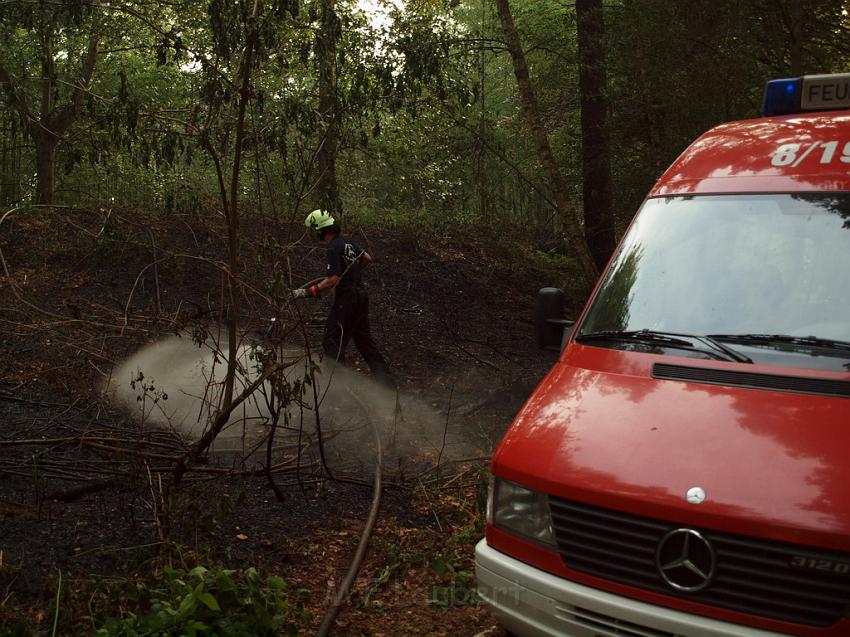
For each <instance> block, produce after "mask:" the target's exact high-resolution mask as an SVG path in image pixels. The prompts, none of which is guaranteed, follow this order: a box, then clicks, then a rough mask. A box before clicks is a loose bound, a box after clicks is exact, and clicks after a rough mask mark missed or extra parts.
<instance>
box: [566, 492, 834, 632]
mask: <svg viewBox="0 0 850 637" xmlns="http://www.w3.org/2000/svg"><path fill="white" fill-rule="evenodd" d="M549 507H550V510H551V512H552V523H553V526H554V530H555V538H556V540H557V542H558V550H559V552H560V554H561V558H562V559H563V561H564V564H565V565H566V566H567V568H570V569H573V570H575V571H579V572H582V573H587V574H589V575H594V576H596V577H600V578H603V579H606V580H610V581H613V582H619V583H622V584H628V585H630V586H635V587H637V588H642V589H645V590H648V591H653V592H656V593H663V594H665V595H669V596H673V597H679V598H682V599H688V600H691V601H694V602H699V603H701V604H707V605H710V606H716V607H719V608H726V609H729V610H734V611H739V612H742V613H748V614H751V615H758V616H761V617H767V618H771V619H779V620H783V621H789V622H794V623H798V624H804V625H808V626H828V625H830V624H833V623H835V622H836V621H838V619H839V618H840V617H841V616H842V614H843V613H844V610H845V608H846V607H847V606H848V602H850V575H847V574H838V573H833V572H828V571H819V570H809V569H806V568H800V567H795V566H793V565H792V561H793V560H794V559H795V558H797V560H798V561H803V560H804V561H805V564H806V565H811V566H825V565H829V568H832V569H833V570H835V569H838V570H842V569H843V568H846V567H844V566H843V565H846V564H850V554H847V553H839V552H836V551H824V550H821V549H812V548H808V547H803V546H796V545H793V544H783V543H779V542H771V541H766V540H761V539H758V538H753V537H747V536H741V535H732V534H728V533H718V532H715V531H710V530H707V529H697V530H698V531H699V532H700V533H701V534H702V535H703V536H704V537H705V538H706V539H707V540H708V541H709V542H710V543H711V544H712V546H713V547H714V551H715V554H716V557H717V570H716V574H715V576H714V578H713V579H712V581H711V583H710V584H709V586H707V587H706V588H704V589H702V590H700V591H698V592H694V593H685V592H681V591H677V590H675V589H673V588H672V587H671V586H669V585H668V584H667V583H666V582H665V581H664V580H663V579H662V577H661V575H660V573H659V571H658V568H657V566H656V561H655V554H656V550H657V548H658V544H659V542H660V541H661V539H662V538H663V537H664V536H665V535H666V534H667V533H669V532H670V531H671V530H673V529H677V528H680V527H681V526H682V525H680V524H675V523H672V522H665V521H663V520H656V519H653V518H645V517H641V516H636V515H631V514H627V513H622V512H620V511H615V510H611V509H603V508H600V507H594V506H589V505H586V504H581V503H578V502H572V501H569V500H561V499H559V498H554V497H550V498H549Z"/></svg>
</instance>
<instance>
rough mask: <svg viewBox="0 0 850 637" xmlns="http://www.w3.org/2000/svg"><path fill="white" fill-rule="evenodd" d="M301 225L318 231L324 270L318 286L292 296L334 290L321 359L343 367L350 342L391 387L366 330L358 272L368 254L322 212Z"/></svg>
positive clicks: (364, 299)
mask: <svg viewBox="0 0 850 637" xmlns="http://www.w3.org/2000/svg"><path fill="white" fill-rule="evenodd" d="M304 225H305V226H307V227H308V228H310V229H311V230H315V231H316V232H318V234H319V240H320V241H322V242H323V243H324V244H325V245H326V246H327V261H328V270H327V275H326V276H325V278H323V279H322V280H321V281H320V282H319V283H318V284H316V285H313V286H310V287H309V288H307V289H303V288H302V289H297V290H294V291H293V297H294V298H307V297H312V298H319V296H320V295H321V294H322V292H325V291H327V290H330V289H333V290H334V303H333V306H332V307H331V311H330V314H329V315H328V321H327V324H326V325H325V337H324V340H323V341H322V349H324V352H325V356H326V357H328V358H330V359H331V360H334V361H338V362H340V363H343V364H344V363H345V348H346V346H347V345H348V342H349V340H351V339H354V344H355V345H356V346H357V349H358V350H359V351H360V354H361V355H362V356H363V358H364V359H365V361H366V363H367V364H368V365H369V369H370V370H371V371H372V375H373V376H374V377H375V379H376V380H378V381H379V382H381V383H383V384H384V385H386V386H388V387H391V388H395V387H396V380H395V377H394V376H393V373H392V372H391V371H390V368H389V365H387V361H386V360H385V359H384V357H383V356H382V355H381V352H380V351H379V350H378V346H377V345H376V344H375V340H374V339H373V338H372V335H371V333H370V330H369V294H368V292H367V291H366V288H365V287H364V286H363V281H362V277H361V271H362V270H363V268H365V267H368V266H369V264H370V263H372V257H371V255H370V254H369V253H368V252H366V251H365V250H361V249H360V248H359V247H358V246H357V244H356V243H354V241H352V240H351V239H349V238H347V237H344V236H342V233H341V231H340V227H339V224H337V223H336V221H335V220H334V218H333V217H332V216H331V214H330V213H329V212H327V211H325V210H314V211H313V212H311V213H310V214H309V215H307V218H306V219H305V220H304Z"/></svg>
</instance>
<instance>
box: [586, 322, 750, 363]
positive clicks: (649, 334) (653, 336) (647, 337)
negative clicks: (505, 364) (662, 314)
mask: <svg viewBox="0 0 850 637" xmlns="http://www.w3.org/2000/svg"><path fill="white" fill-rule="evenodd" d="M576 340H577V341H585V340H622V341H635V342H640V343H648V344H652V345H661V346H663V347H673V348H679V349H690V350H694V351H697V352H702V353H703V354H709V355H711V356H713V357H714V358H717V359H719V360H724V361H733V362H736V363H752V362H753V361H752V359H751V358H749V357H748V356H744V355H743V354H741V353H740V352H736V351H735V350H734V349H732V348H731V347H729V346H727V345H724V344H722V343H719V342H718V341H716V340H714V338H713V337H711V336H700V335H697V334H680V333H678V332H657V331H655V330H629V331H619V330H606V331H602V332H590V333H589V334H579V335H578V336H577V337H576ZM694 341H696V342H697V343H700V344H701V345H703V347H696V346H695V345H694Z"/></svg>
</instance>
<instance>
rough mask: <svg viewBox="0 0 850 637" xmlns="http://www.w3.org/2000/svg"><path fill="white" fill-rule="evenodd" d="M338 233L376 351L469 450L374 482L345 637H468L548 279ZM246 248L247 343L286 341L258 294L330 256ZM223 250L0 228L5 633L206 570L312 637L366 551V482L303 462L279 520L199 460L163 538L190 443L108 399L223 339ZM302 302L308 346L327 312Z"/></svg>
mask: <svg viewBox="0 0 850 637" xmlns="http://www.w3.org/2000/svg"><path fill="white" fill-rule="evenodd" d="M349 230H350V232H349V234H350V235H351V236H353V237H355V238H356V240H357V241H358V242H359V243H361V244H362V245H363V246H364V247H368V249H369V251H370V252H371V253H372V254H373V255H374V256H375V257H376V261H375V264H374V266H373V267H372V268H370V269H369V270H367V271H366V273H365V279H366V281H367V285H368V286H369V289H370V294H371V301H372V311H371V316H372V331H373V335H374V336H375V338H376V340H377V341H378V342H379V344H380V345H381V347H382V349H383V351H384V352H385V355H386V356H387V358H388V359H389V361H390V362H391V364H392V366H393V368H394V370H395V372H396V373H397V375H398V377H399V380H400V389H401V392H402V393H403V394H404V395H405V396H410V397H414V398H415V399H416V400H417V401H421V402H422V404H427V405H429V406H431V407H433V409H434V410H435V411H437V412H438V413H439V414H441V417H442V416H443V415H444V416H445V419H446V423H447V424H446V428H447V430H448V428H449V423H451V427H452V431H453V432H454V434H453V435H454V436H455V437H458V436H459V437H461V438H463V437H464V436H468V438H469V443H470V444H469V449H470V451H469V454H468V455H469V457H458V455H457V454H456V455H455V456H453V457H451V458H449V456H448V455H447V456H446V458H448V461H446V458H442V457H440V458H439V459H440V465H439V466H437V464H436V463H437V458H435V457H434V453H433V450H431V451H430V452H426V451H425V450H424V449H423V450H421V451H422V453H421V454H420V453H418V451H417V448H416V444H413V445H412V446H411V448H410V449H408V455H409V456H410V458H407V460H410V461H411V462H409V463H407V464H406V465H405V467H404V468H402V467H401V462H399V463H398V466H393V467H387V468H386V477H385V481H386V488H385V492H384V497H383V500H382V507H381V515H380V517H379V520H378V524H377V527H376V530H375V533H374V537H373V539H372V543H371V548H370V551H369V554H368V557H367V560H366V563H365V565H364V568H363V570H362V572H361V575H360V577H359V578H358V580H357V582H356V584H355V587H354V593H353V595H352V598H351V599H350V600H349V604H348V605H347V606H346V608H345V609H344V610H343V612H342V613H341V615H340V617H339V618H338V620H337V630H336V631H335V634H340V635H382V634H386V635H398V634H404V635H442V634H456V635H473V634H476V633H478V632H480V631H482V630H485V629H487V628H489V627H491V626H492V625H493V620H492V618H490V617H489V616H488V615H487V613H486V612H485V611H484V610H483V609H482V608H480V607H479V606H478V605H477V604H476V603H475V599H474V594H473V591H474V576H473V574H472V550H473V547H474V544H475V542H476V541H477V539H478V538H479V537H480V536H481V534H482V532H483V519H482V518H483V510H482V502H483V493H484V490H485V485H486V466H487V457H488V455H489V453H490V452H491V451H492V447H493V445H495V443H496V442H497V441H498V439H499V437H500V436H501V434H502V433H503V432H504V430H505V428H506V427H507V425H508V423H509V422H510V420H511V418H512V416H513V415H514V414H515V413H516V410H517V409H518V408H519V407H520V405H521V404H522V402H523V400H524V399H525V397H526V396H527V395H528V394H529V393H530V391H531V390H532V389H533V387H534V385H535V384H536V383H537V382H538V381H539V379H540V378H541V377H542V375H543V374H544V373H545V370H546V368H547V367H548V366H549V365H550V364H551V359H548V358H547V357H545V356H543V355H541V354H540V353H538V352H537V351H536V349H535V346H534V338H533V316H532V314H533V308H534V295H535V292H536V290H537V289H538V288H539V287H542V286H543V285H548V284H552V283H557V282H558V281H557V280H555V277H557V276H559V273H558V272H557V271H556V270H555V269H554V268H552V267H546V266H544V265H539V263H541V261H540V260H539V259H538V260H537V262H538V265H536V266H535V264H534V263H533V262H532V260H530V259H529V258H528V256H527V255H528V254H529V253H528V252H527V251H524V250H523V249H521V248H519V247H517V246H512V247H510V249H509V248H507V247H505V246H506V245H510V243H509V242H508V241H507V240H505V239H500V240H486V239H484V238H478V239H475V240H473V239H470V238H468V237H445V236H435V235H429V234H421V235H414V234H412V233H409V232H404V231H398V230H395V231H393V230H387V229H382V230H374V229H372V230H369V229H363V228H351V229H349ZM242 231H243V241H242V254H241V263H242V272H241V273H240V278H241V280H242V281H243V282H244V284H245V288H244V290H245V297H246V299H247V300H246V301H245V302H244V303H243V304H242V306H241V311H240V314H241V315H242V322H243V324H245V325H247V326H248V329H251V328H253V329H254V330H255V331H257V332H259V331H262V323H261V319H263V318H268V316H269V315H271V314H274V313H277V314H278V315H279V318H280V319H281V320H282V321H283V322H284V323H286V322H289V323H292V321H294V315H293V311H292V308H291V306H290V305H288V304H286V303H278V305H277V309H275V308H274V307H272V306H271V305H269V303H268V301H267V299H264V298H263V295H264V294H266V295H270V296H275V297H276V298H278V299H281V298H282V293H281V292H280V286H278V289H277V290H276V291H273V290H275V288H274V282H275V281H278V282H280V281H284V282H285V281H287V280H292V281H295V282H297V283H300V282H302V281H305V280H308V279H311V278H314V277H315V276H317V275H320V274H321V272H322V270H323V263H322V258H323V251H322V250H321V249H319V248H318V247H317V245H316V244H314V243H313V242H312V238H311V237H306V238H304V241H302V242H301V243H297V241H298V239H299V238H300V236H301V235H300V233H301V229H300V228H298V227H297V226H288V225H286V224H277V223H274V222H272V221H270V220H260V221H256V220H252V222H251V224H248V223H245V224H244V226H243V229H242ZM225 245H226V239H225V236H224V232H223V229H222V228H221V227H220V225H218V224H217V223H216V222H214V221H210V220H209V218H201V217H197V216H195V217H189V216H180V215H171V216H168V217H160V216H147V217H144V216H142V215H140V214H138V213H130V212H118V211H77V210H74V211H57V212H54V213H52V214H50V215H47V214H45V213H41V212H40V213H28V214H26V215H24V214H20V215H18V216H12V217H10V218H9V219H7V220H6V221H5V222H4V224H3V225H2V226H0V247H1V248H2V250H3V257H4V259H5V265H6V267H7V268H8V274H7V275H3V276H2V277H0V627H2V626H3V624H4V621H5V622H6V623H7V625H12V624H14V625H16V626H19V627H24V626H25V627H27V628H25V629H23V628H22V629H21V630H23V631H24V632H23V634H26V631H27V630H29V631H30V632H32V633H34V634H38V633H39V632H45V631H46V632H47V633H49V624H50V619H49V618H50V617H51V616H52V612H53V611H52V610H51V603H52V602H51V600H52V598H53V597H54V596H55V593H56V587H57V584H58V577H59V575H60V573H61V576H62V577H63V581H64V587H63V589H62V591H63V597H62V600H63V601H62V603H61V604H60V610H61V613H60V615H61V619H62V621H61V623H60V626H61V627H64V629H63V628H60V631H59V634H71V633H75V632H76V633H81V634H86V633H87V632H91V629H92V627H93V626H94V625H96V623H97V620H96V618H97V617H102V616H103V615H104V613H109V614H113V615H116V614H120V613H121V612H122V610H127V608H125V607H122V603H121V601H120V600H121V599H123V598H122V597H121V594H120V591H121V589H122V586H126V585H129V584H132V583H133V582H135V581H139V580H141V579H143V578H145V577H149V576H150V574H151V573H155V572H156V570H157V569H158V568H160V567H161V566H162V565H163V564H165V563H170V564H177V565H183V566H186V567H191V566H193V565H195V564H198V563H202V564H205V565H211V564H223V565H225V566H228V567H231V568H245V567H248V566H255V567H257V568H258V569H260V570H261V571H262V572H265V573H277V574H280V575H282V576H283V577H284V578H285V579H286V580H287V582H288V583H289V584H290V586H291V589H292V590H301V591H302V592H301V593H300V594H299V595H300V596H301V599H302V602H303V603H304V604H305V606H306V608H307V609H308V610H309V611H310V612H311V613H312V616H313V618H312V620H305V623H304V625H303V631H304V634H309V633H310V632H312V631H314V630H315V627H316V625H317V624H318V621H319V619H320V617H321V614H322V612H323V609H324V607H325V605H326V604H327V601H328V598H329V594H328V591H329V590H333V588H334V586H335V585H336V583H337V582H339V581H340V579H341V577H342V575H343V574H344V572H345V569H346V568H347V566H348V562H349V560H350V558H351V555H352V554H353V551H354V548H355V546H356V543H357V539H358V536H359V533H360V530H361V529H362V526H363V520H364V518H365V517H366V513H367V511H368V508H369V504H370V501H371V496H372V490H371V476H370V475H369V474H368V473H366V474H364V475H358V474H351V473H348V474H346V477H347V478H348V480H347V481H338V480H329V479H328V478H327V476H326V475H325V474H324V473H323V471H322V469H321V467H320V463H319V462H318V459H317V458H316V456H315V450H313V452H311V453H312V455H310V454H307V456H306V457H305V459H304V460H303V466H302V468H301V469H300V470H299V471H298V472H295V473H294V472H293V471H291V470H288V471H287V472H286V473H285V474H283V475H282V476H279V477H277V478H276V480H277V482H278V485H279V488H280V489H281V491H282V495H283V499H282V500H280V499H278V498H276V497H275V493H274V492H273V490H272V489H271V488H270V487H269V483H268V481H267V480H266V478H265V477H262V476H259V477H258V476H245V475H231V474H227V472H226V469H227V468H228V467H230V466H232V459H229V458H224V459H223V458H210V459H207V463H208V465H207V466H205V467H201V468H200V470H199V471H198V472H192V473H190V474H189V477H188V478H187V479H186V481H185V482H184V484H183V485H182V487H181V489H180V490H179V491H178V492H177V495H176V496H174V500H173V501H172V502H171V506H170V508H169V511H171V512H172V513H171V515H170V516H169V517H165V516H163V514H162V509H164V508H165V500H164V493H165V492H166V491H167V486H168V481H169V480H170V475H171V474H170V469H171V467H172V466H173V459H174V458H175V457H176V456H177V455H179V454H180V453H182V452H183V451H185V449H186V448H187V445H188V444H189V441H187V440H185V439H183V438H181V437H180V436H177V435H175V434H174V433H172V432H168V431H163V430H159V429H156V428H152V427H150V426H145V425H144V424H140V423H138V422H136V421H134V420H133V419H132V418H130V417H129V415H128V414H127V413H123V412H122V411H121V410H120V409H117V408H115V407H112V406H110V405H109V404H108V403H107V402H106V401H105V400H104V398H103V395H102V392H101V387H102V386H103V383H104V378H106V377H108V375H109V372H110V370H111V369H112V368H113V367H114V366H115V365H116V364H117V363H118V362H120V361H121V360H123V359H124V358H125V357H126V356H128V355H129V354H131V353H132V352H134V351H136V350H137V349H139V348H140V347H142V346H143V345H145V344H146V343H150V342H153V341H155V340H157V339H160V338H162V337H164V336H166V335H168V334H171V333H174V332H179V331H181V330H196V331H197V330H199V329H204V328H209V327H210V326H211V325H215V324H216V323H219V322H221V321H223V320H224V319H225V318H226V309H225V307H226V305H225V303H224V302H223V299H224V284H225V281H224V278H223V276H222V274H221V271H220V269H217V268H216V267H214V266H215V262H219V261H221V260H223V259H224V255H225ZM153 263H156V268H154V267H153V266H152V264H153ZM560 276H563V274H560ZM283 287H286V286H285V284H284V286H283ZM303 303H304V305H302V309H303V310H304V312H305V315H306V317H307V330H306V333H307V334H308V335H309V338H310V340H311V341H313V343H314V344H315V343H316V342H318V340H319V339H320V337H321V331H322V330H321V324H322V317H323V315H324V312H325V310H326V308H327V306H328V303H329V300H328V299H323V300H320V301H319V302H318V303H315V302H312V303H308V302H303ZM351 350H352V353H353V347H352V348H351ZM352 359H353V361H352V363H351V364H352V366H353V367H354V368H355V369H357V370H359V373H362V374H364V375H366V374H368V371H367V370H366V369H365V366H364V365H363V364H362V361H360V360H359V359H358V357H357V355H356V354H354V355H353V356H352ZM414 440H415V438H414ZM460 455H463V454H460ZM420 456H421V457H420ZM228 462H230V463H231V464H230V465H229V464H228ZM244 468H245V467H244V466H243V467H237V469H244ZM163 484H165V486H164V487H163ZM115 591H118V592H117V593H116V592H115ZM116 600H118V601H116ZM63 630H64V632H63ZM0 632H2V631H0Z"/></svg>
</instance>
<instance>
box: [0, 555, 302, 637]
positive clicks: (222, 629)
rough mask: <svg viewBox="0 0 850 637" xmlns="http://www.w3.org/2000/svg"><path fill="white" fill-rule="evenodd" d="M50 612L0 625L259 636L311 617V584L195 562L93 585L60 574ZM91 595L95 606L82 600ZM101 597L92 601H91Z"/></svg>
mask: <svg viewBox="0 0 850 637" xmlns="http://www.w3.org/2000/svg"><path fill="white" fill-rule="evenodd" d="M56 586H57V595H56V599H57V600H58V602H59V612H58V613H57V612H56V604H55V603H54V605H53V607H52V608H51V609H50V612H49V616H47V617H43V618H37V620H40V621H37V623H34V622H33V621H32V620H33V618H29V621H27V619H25V618H23V617H21V618H19V619H18V620H17V621H10V622H9V623H5V622H4V623H3V624H2V625H0V637H24V636H27V637H42V636H46V635H49V636H51V637H53V636H54V635H73V636H82V635H94V636H95V637H142V636H145V637H183V636H187V637H204V636H217V637H253V636H266V635H267V636H271V635H295V634H297V633H298V631H299V629H301V628H303V627H305V626H307V625H309V623H310V620H311V617H310V615H309V613H308V612H306V611H305V609H304V604H303V601H304V599H305V598H306V596H307V591H305V590H294V589H292V588H291V587H289V586H288V585H287V583H286V581H285V580H284V579H283V578H281V577H278V576H276V575H271V576H267V577H263V576H261V575H260V574H259V573H258V572H257V571H256V570H255V569H253V568H247V569H244V570H230V569H224V568H220V567H216V568H211V569H207V568H204V567H202V566H196V567H195V568H192V569H190V570H184V569H175V568H171V567H165V568H163V569H162V570H161V571H159V572H158V573H156V574H155V575H154V576H151V577H148V578H145V579H142V580H136V581H129V580H122V581H120V582H106V581H103V582H100V583H97V584H96V585H95V586H94V587H93V588H91V587H85V590H81V589H80V588H79V587H77V588H76V590H75V589H74V582H73V581H72V582H69V583H68V584H66V586H65V588H64V589H63V587H62V584H61V580H59V581H57V582H56ZM82 598H88V600H89V602H88V605H87V606H88V610H89V611H90V612H89V613H86V612H85V610H86V608H85V607H81V601H82ZM93 600H98V603H96V604H94V607H92V601H93Z"/></svg>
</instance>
